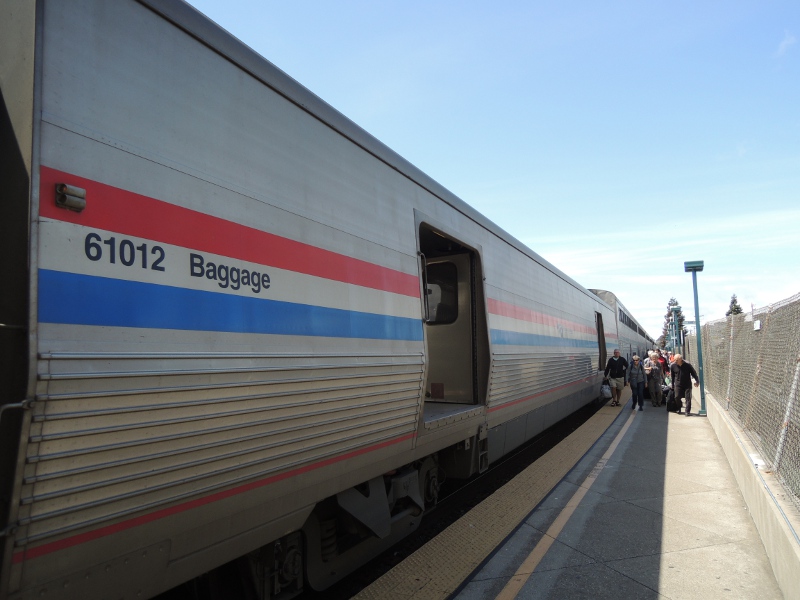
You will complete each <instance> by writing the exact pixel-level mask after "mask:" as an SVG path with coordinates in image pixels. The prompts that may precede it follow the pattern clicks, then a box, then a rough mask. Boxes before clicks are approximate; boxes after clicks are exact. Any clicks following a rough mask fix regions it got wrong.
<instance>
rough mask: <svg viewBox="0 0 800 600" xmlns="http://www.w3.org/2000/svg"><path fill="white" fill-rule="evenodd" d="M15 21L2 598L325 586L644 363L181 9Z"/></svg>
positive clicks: (168, 1)
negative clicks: (451, 491) (199, 585)
mask: <svg viewBox="0 0 800 600" xmlns="http://www.w3.org/2000/svg"><path fill="white" fill-rule="evenodd" d="M9 6H10V7H11V8H10V9H9V10H7V11H5V14H4V20H3V21H2V22H1V23H0V54H2V56H3V57H4V58H3V60H2V61H0V82H2V103H1V104H0V106H2V114H0V120H1V121H2V122H1V123H0V127H2V136H1V138H0V139H2V142H1V143H2V161H0V163H1V164H2V166H1V167H0V168H2V172H3V179H2V180H3V187H4V192H5V193H4V196H3V206H4V208H5V214H4V216H3V219H1V220H0V238H2V239H0V244H2V249H3V253H4V256H5V260H4V261H3V262H2V265H1V266H0V269H2V278H3V283H4V292H3V295H2V300H1V301H0V302H1V303H0V323H2V327H0V342H1V343H0V352H2V361H0V362H2V364H1V365H0V368H2V381H3V385H2V404H3V406H2V411H0V428H1V429H2V431H1V432H0V433H2V437H0V440H1V441H0V445H2V452H0V474H1V475H2V477H1V478H0V498H1V499H2V504H1V505H0V518H2V519H3V521H2V522H0V530H1V531H2V534H3V535H2V542H3V544H2V555H0V556H1V560H2V575H0V596H1V597H2V598H13V599H27V598H40V597H46V598H81V599H82V600H90V599H93V598H105V597H108V596H110V595H113V596H114V597H126V598H129V597H136V598H147V597H152V596H154V595H156V594H158V593H160V592H162V591H164V590H166V589H169V588H171V587H173V586H175V585H177V584H179V583H181V582H184V581H187V580H189V579H191V578H194V577H196V576H198V575H200V574H202V573H204V572H208V571H209V570H212V569H214V568H215V567H218V566H219V565H222V564H224V563H227V562H229V561H231V560H234V559H237V558H238V559H240V560H241V561H243V564H246V565H247V568H248V569H249V570H250V572H251V574H252V578H253V581H254V582H255V583H254V585H255V586H256V587H257V589H258V591H259V593H260V595H261V597H263V598H266V597H290V596H291V595H292V594H294V593H295V592H297V591H298V590H300V589H302V588H303V587H304V586H309V587H311V588H314V589H318V590H319V589H324V588H326V587H327V586H329V585H330V584H331V583H333V582H334V581H336V580H338V579H340V578H341V577H343V576H344V575H345V574H347V573H348V572H349V571H351V570H352V569H353V568H355V567H356V566H358V565H360V564H362V563H363V562H365V561H366V560H367V559H368V558H370V557H372V556H374V555H375V553H376V552H379V551H380V550H382V549H384V548H387V547H389V546H390V545H391V544H393V543H394V542H395V541H396V540H397V539H399V538H400V537H402V536H404V535H406V534H407V533H408V532H410V531H413V530H414V528H415V527H416V526H417V525H418V523H419V520H420V518H421V516H422V514H423V513H424V512H425V510H426V509H428V508H430V507H431V506H433V505H434V504H435V503H436V501H437V494H438V490H439V486H440V483H441V481H442V480H443V478H445V477H449V478H467V477H470V476H473V475H475V474H476V473H480V472H482V471H484V470H485V469H486V468H487V467H488V465H489V464H491V463H492V462H493V461H496V460H497V459H498V458H500V457H501V456H503V455H504V454H506V453H507V452H509V451H510V450H512V449H513V448H515V447H517V446H519V445H520V444H522V443H523V442H524V441H525V440H527V439H530V438H531V437H532V436H534V435H536V434H537V433H539V432H540V431H542V430H544V429H545V428H547V427H549V426H550V425H552V424H553V423H555V422H556V421H558V420H559V419H561V418H563V417H564V416H566V415H568V414H570V413H571V412H573V411H575V410H576V409H578V408H580V407H581V406H583V405H585V404H586V403H587V402H590V401H592V400H593V399H595V398H597V396H598V391H599V387H600V383H601V379H602V370H603V367H604V363H605V359H606V354H607V351H608V348H610V347H615V346H617V345H618V344H619V342H620V341H622V340H623V339H624V340H625V343H628V342H627V340H629V339H630V340H631V343H634V342H635V343H644V342H643V340H641V339H638V338H636V336H635V335H633V334H632V333H630V332H629V331H628V330H625V329H624V328H623V327H621V326H618V320H617V309H618V308H621V304H619V302H618V301H617V300H616V299H615V298H611V297H610V296H608V297H603V295H602V294H601V295H600V296H599V297H598V296H597V295H595V294H593V293H591V292H590V291H588V290H586V289H584V288H583V287H581V286H580V285H578V284H577V283H576V282H575V281H573V280H572V279H570V278H569V277H568V276H566V275H565V274H564V273H562V272H561V271H559V270H558V269H557V268H555V267H554V266H553V265H551V264H549V263H548V262H547V261H545V260H543V259H542V258H541V257H539V256H538V255H536V254H535V253H533V252H532V251H531V250H529V249H528V248H527V247H525V246H524V245H522V244H521V243H520V242H518V241H517V240H515V239H514V238H512V237H511V236H509V235H508V234H506V233H505V232H504V231H502V230H501V229H500V228H498V227H497V226H496V225H494V224H493V223H491V222H490V221H488V220H487V219H486V218H485V217H483V216H482V215H480V214H478V213H477V212H476V211H475V210H474V209H472V208H470V207H469V206H468V205H467V204H465V203H464V202H463V201H461V200H459V199H458V198H456V197H455V196H454V195H453V194H452V193H450V192H448V191H447V190H446V189H444V188H443V187H442V186H441V185H439V184H437V183H436V182H435V181H433V180H432V179H430V178H429V177H428V176H426V175H425V174H423V173H421V172H420V171H419V170H418V169H416V168H415V167H413V166H412V165H410V164H409V163H408V162H406V161H405V160H403V159H402V158H401V157H399V156H398V155H396V154H395V153H393V152H392V151H391V150H389V149H388V148H387V147H385V146H384V145H382V144H381V143H380V142H378V141H377V140H375V139H374V138H373V137H371V136H370V135H368V134H367V133H366V132H364V131H363V130H362V129H360V128H359V127H357V126H356V125H354V124H353V123H352V122H350V121H349V120H347V119H346V118H344V117H343V116H342V115H341V114H339V113H337V112H336V111H335V110H334V109H332V108H331V107H330V106H328V105H327V104H325V103H324V102H323V101H321V100H320V99H319V98H317V97H316V96H314V95H313V94H312V93H310V92H309V91H308V90H306V89H304V88H303V87H301V86H300V85H299V84H297V83H296V82H295V81H294V80H292V79H291V78H289V77H288V76H286V75H285V74H284V73H282V72H281V71H279V70H278V69H277V68H275V67H274V66H273V65H272V64H270V63H269V62H267V61H266V60H264V59H263V58H261V57H260V56H258V55H257V54H255V53H254V52H252V51H251V50H250V49H248V48H247V47H246V46H244V45H243V44H241V43H240V42H238V41H237V40H236V39H234V38H232V37H231V36H230V35H228V34H227V33H226V32H224V31H223V30H221V29H220V28H219V27H217V26H216V25H214V24H213V23H212V22H211V21H209V20H208V19H206V18H205V17H204V16H203V15H201V14H200V13H198V12H197V11H195V10H194V9H192V8H191V7H189V6H188V5H186V4H184V3H182V2H180V1H179V0H138V1H136V0H116V1H115V2H107V1H106V0H38V1H36V2H28V1H18V2H11V3H10V5H9ZM12 56H13V57H14V59H13V60H8V59H7V58H6V57H12ZM609 299H611V300H613V302H611V303H610V302H609ZM626 314H628V313H626ZM639 333H640V335H641V332H639Z"/></svg>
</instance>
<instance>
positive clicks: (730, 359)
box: [725, 315, 734, 410]
mask: <svg viewBox="0 0 800 600" xmlns="http://www.w3.org/2000/svg"><path fill="white" fill-rule="evenodd" d="M730 319H731V349H730V354H729V355H728V392H727V394H725V410H730V409H731V383H732V382H733V321H734V317H733V315H731V317H730Z"/></svg>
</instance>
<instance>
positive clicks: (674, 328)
mask: <svg viewBox="0 0 800 600" xmlns="http://www.w3.org/2000/svg"><path fill="white" fill-rule="evenodd" d="M679 312H681V307H680V306H678V305H677V304H676V305H675V306H673V307H672V331H673V332H674V334H675V342H674V346H675V354H681V353H682V352H683V348H681V324H680V321H679V320H678V313H679Z"/></svg>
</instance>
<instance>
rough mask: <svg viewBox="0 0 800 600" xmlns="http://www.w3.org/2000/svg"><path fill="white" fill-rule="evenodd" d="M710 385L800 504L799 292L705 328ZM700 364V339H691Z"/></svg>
mask: <svg viewBox="0 0 800 600" xmlns="http://www.w3.org/2000/svg"><path fill="white" fill-rule="evenodd" d="M701 332H702V335H701V338H702V342H703V367H704V373H703V379H704V383H705V386H706V388H707V389H708V390H709V391H710V392H711V394H713V396H714V397H715V398H717V399H718V400H720V401H721V403H722V405H723V408H726V409H727V410H728V411H729V414H730V415H731V416H732V417H733V418H734V419H735V420H736V421H737V422H738V423H739V425H740V426H741V427H742V429H744V431H745V432H746V433H747V435H748V436H749V437H750V438H751V440H752V441H753V443H754V444H755V445H756V447H757V448H758V450H759V452H760V453H761V455H762V458H764V460H765V461H768V462H769V463H770V467H771V468H772V470H773V471H774V472H775V473H776V474H777V475H778V477H779V478H780V479H781V481H782V482H783V483H784V485H785V486H786V488H787V489H788V490H789V491H790V492H791V494H792V496H793V498H792V499H793V500H794V502H795V504H796V505H797V506H798V508H800V398H798V396H799V395H800V294H798V295H796V296H793V297H791V298H789V299H787V300H784V301H782V302H778V303H776V304H770V305H769V306H767V307H765V308H756V309H753V310H752V311H751V312H748V313H744V314H740V315H732V316H730V317H726V318H724V319H720V320H718V321H711V322H709V323H706V324H705V325H703V327H702V329H701ZM685 354H686V355H687V359H688V360H689V361H690V362H692V363H693V364H694V365H695V366H697V340H696V338H695V336H689V337H687V339H686V348H685Z"/></svg>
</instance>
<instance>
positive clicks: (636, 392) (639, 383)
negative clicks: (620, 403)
mask: <svg viewBox="0 0 800 600" xmlns="http://www.w3.org/2000/svg"><path fill="white" fill-rule="evenodd" d="M632 360H633V362H632V363H631V366H630V367H628V383H630V384H631V410H636V403H637V402H638V403H639V410H643V409H642V404H644V384H645V382H646V381H647V374H646V373H645V372H644V367H643V366H642V362H641V361H640V360H639V357H638V356H636V355H635V354H634V355H633V359H632Z"/></svg>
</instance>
